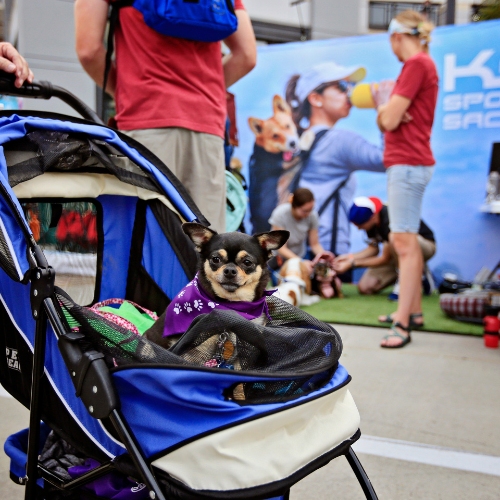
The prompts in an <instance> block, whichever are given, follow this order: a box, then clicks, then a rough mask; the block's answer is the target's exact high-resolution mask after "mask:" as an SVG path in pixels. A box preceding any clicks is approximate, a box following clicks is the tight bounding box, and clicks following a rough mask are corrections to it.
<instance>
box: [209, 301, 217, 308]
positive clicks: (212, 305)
mask: <svg viewBox="0 0 500 500" xmlns="http://www.w3.org/2000/svg"><path fill="white" fill-rule="evenodd" d="M218 305H219V304H217V302H209V303H208V307H211V308H212V309H214V308H215V306H218Z"/></svg>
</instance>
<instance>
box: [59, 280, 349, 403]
mask: <svg viewBox="0 0 500 500" xmlns="http://www.w3.org/2000/svg"><path fill="white" fill-rule="evenodd" d="M57 298H58V299H59V303H60V305H61V308H62V311H63V313H64V316H65V317H66V318H67V319H69V320H70V321H72V322H73V327H74V328H77V329H78V331H80V332H81V333H83V334H84V335H85V337H86V339H87V340H88V341H89V342H90V344H92V345H93V346H94V347H95V348H98V349H99V350H100V351H101V352H103V353H104V354H105V355H106V357H107V359H108V361H109V363H110V366H113V365H114V366H121V365H126V364H137V363H156V364H169V365H172V364H173V365H183V366H193V367H194V366H196V367H199V366H204V367H207V368H213V369H221V368H225V369H232V370H235V371H240V372H241V373H242V374H254V375H255V374H260V375H262V376H270V377H272V378H273V377H274V378H276V380H271V381H262V382H260V381H259V382H244V383H235V384H234V386H233V387H229V388H228V390H227V394H226V396H227V397H228V398H230V399H234V400H238V401H240V402H245V403H253V404H255V403H269V402H276V401H281V400H286V399H289V398H294V397H299V396H301V395H304V394H306V393H308V392H311V391H313V390H316V389H318V388H320V387H321V386H323V385H324V384H326V383H327V382H328V381H329V380H330V378H331V376H332V374H333V373H334V371H335V370H336V368H337V366H338V360H339V358H340V354H341V352H342V342H341V339H340V336H339V335H338V333H337V332H336V331H335V330H334V329H333V328H332V327H330V326H329V325H327V324H325V323H322V322H321V321H318V320H317V319H315V318H313V317H312V316H310V315H309V314H307V313H305V312H304V311H301V310H300V309H297V308H294V307H293V306H290V305H289V304H287V303H285V302H283V301H282V300H280V299H278V298H275V297H269V298H268V306H269V312H270V316H271V318H272V319H271V320H270V321H269V322H268V323H267V324H266V325H259V324H256V323H255V322H251V321H248V320H246V319H244V318H242V317H241V316H239V315H238V314H236V313H234V312H232V311H222V310H218V309H216V310H214V311H212V312H211V313H209V314H203V315H200V316H199V317H198V318H196V319H195V320H194V321H193V322H192V324H191V326H190V328H189V329H188V330H187V332H186V333H185V334H184V335H182V336H181V338H180V340H179V341H178V342H177V343H176V344H175V345H174V346H173V347H172V348H170V349H169V350H166V349H164V348H162V347H160V346H158V345H157V344H154V343H152V342H150V341H148V340H146V339H144V338H142V337H140V336H137V335H135V334H134V333H132V332H131V331H129V330H127V329H125V328H123V327H120V326H119V325H117V324H115V323H112V322H111V321H109V320H107V319H106V318H103V317H101V316H99V315H97V314H96V313H94V312H93V311H91V310H89V309H86V308H84V307H81V306H79V305H77V304H75V303H74V302H73V301H72V300H71V299H70V298H69V297H68V296H67V295H66V294H65V293H64V292H62V290H58V291H57ZM75 322H76V323H75ZM278 377H279V379H278Z"/></svg>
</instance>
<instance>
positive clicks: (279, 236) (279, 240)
mask: <svg viewBox="0 0 500 500" xmlns="http://www.w3.org/2000/svg"><path fill="white" fill-rule="evenodd" d="M253 237H254V238H256V239H257V241H258V242H259V245H260V246H261V247H262V248H263V249H264V250H266V251H267V254H268V256H269V257H268V258H271V256H272V251H273V250H278V248H281V247H282V246H283V245H284V244H285V243H286V242H287V240H288V238H289V237H290V232H289V231H284V230H282V229H279V230H277V231H269V232H268V233H260V234H254V235H253Z"/></svg>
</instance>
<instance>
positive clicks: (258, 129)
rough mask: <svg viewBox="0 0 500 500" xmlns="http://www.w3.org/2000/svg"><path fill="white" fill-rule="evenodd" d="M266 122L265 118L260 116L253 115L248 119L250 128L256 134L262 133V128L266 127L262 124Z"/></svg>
mask: <svg viewBox="0 0 500 500" xmlns="http://www.w3.org/2000/svg"><path fill="white" fill-rule="evenodd" d="M263 123H264V120H261V119H260V118H253V117H252V116H251V117H250V118H249V119H248V125H250V129H251V130H252V132H253V133H254V134H255V135H260V134H262V130H263V129H264V128H263V127H262V124H263Z"/></svg>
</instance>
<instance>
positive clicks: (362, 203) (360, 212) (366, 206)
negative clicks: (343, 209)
mask: <svg viewBox="0 0 500 500" xmlns="http://www.w3.org/2000/svg"><path fill="white" fill-rule="evenodd" d="M383 206H384V204H383V203H382V201H381V200H380V198H376V197H375V196H370V197H366V196H358V197H357V198H354V203H353V204H352V206H351V209H350V210H349V220H350V221H351V222H352V223H353V224H357V225H358V226H359V225H361V224H364V223H365V222H366V221H368V219H369V218H370V217H371V216H372V215H373V214H378V213H379V212H380V210H382V207H383Z"/></svg>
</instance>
